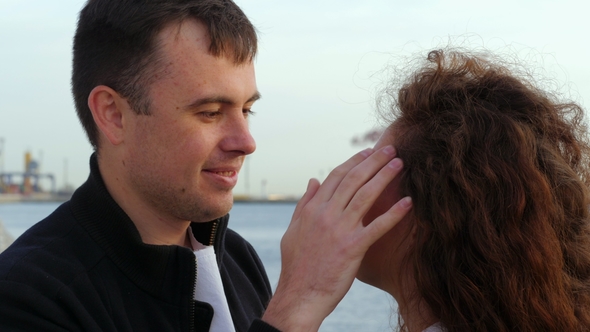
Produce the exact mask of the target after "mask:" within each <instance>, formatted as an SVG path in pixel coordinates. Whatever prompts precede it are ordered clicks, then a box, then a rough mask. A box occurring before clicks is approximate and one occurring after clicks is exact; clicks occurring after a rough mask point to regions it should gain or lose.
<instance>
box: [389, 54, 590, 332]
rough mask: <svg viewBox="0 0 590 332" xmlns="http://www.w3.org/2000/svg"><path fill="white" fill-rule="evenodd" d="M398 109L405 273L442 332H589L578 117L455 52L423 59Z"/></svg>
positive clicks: (491, 66) (502, 70)
mask: <svg viewBox="0 0 590 332" xmlns="http://www.w3.org/2000/svg"><path fill="white" fill-rule="evenodd" d="M395 99H396V102H395V104H393V106H392V107H391V111H393V112H394V113H395V115H396V120H395V122H394V123H393V124H392V125H391V126H392V128H391V129H392V130H391V131H390V132H393V135H394V136H395V138H394V142H395V146H396V149H397V151H398V155H399V157H400V158H402V159H403V161H404V169H405V171H404V173H403V174H402V178H401V185H400V191H401V194H402V196H405V195H409V196H411V197H412V198H413V202H414V208H413V211H412V213H413V218H414V219H415V222H416V234H415V236H416V237H415V242H414V246H413V247H412V248H411V249H410V252H409V254H408V255H407V257H406V264H408V265H407V266H410V267H411V268H413V271H414V278H415V281H416V284H417V289H418V292H419V294H418V295H419V296H420V297H421V299H422V300H423V301H425V303H426V304H427V305H428V307H429V308H430V309H431V311H432V313H433V314H434V315H435V316H436V317H437V318H438V319H440V321H441V323H442V324H443V325H444V326H445V327H446V328H447V329H448V330H449V331H494V332H501V331H531V332H533V331H535V332H537V331H587V330H590V223H589V221H590V218H589V217H590V216H589V210H588V209H589V197H590V196H589V190H588V184H589V180H590V170H589V160H590V159H589V156H590V153H589V152H590V147H589V144H588V136H587V132H586V127H585V124H584V122H583V110H582V109H581V107H579V106H578V105H576V104H574V103H569V102H568V103H561V102H559V101H557V100H556V99H557V98H556V97H555V96H553V95H550V94H548V93H545V92H543V91H542V90H540V89H538V88H536V87H534V86H533V85H532V84H531V83H530V82H528V81H527V80H526V79H524V78H519V77H517V76H516V75H515V74H514V72H511V71H510V70H508V69H507V68H506V67H503V66H502V65H498V64H495V63H494V62H493V61H490V60H489V59H487V58H486V57H481V56H475V55H470V54H468V53H462V52H458V51H452V50H450V51H440V50H439V51H432V52H430V53H429V54H428V58H427V62H426V65H425V66H423V67H422V68H421V69H420V70H418V71H417V72H414V74H413V75H412V76H411V77H410V78H409V79H408V81H406V82H405V84H404V85H403V86H402V87H401V89H399V93H398V95H397V98H395Z"/></svg>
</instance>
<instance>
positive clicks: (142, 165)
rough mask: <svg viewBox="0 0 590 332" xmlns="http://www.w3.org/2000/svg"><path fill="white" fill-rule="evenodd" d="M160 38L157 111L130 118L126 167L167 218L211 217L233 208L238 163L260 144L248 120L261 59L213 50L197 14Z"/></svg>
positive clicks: (139, 191)
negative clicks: (239, 60)
mask: <svg viewBox="0 0 590 332" xmlns="http://www.w3.org/2000/svg"><path fill="white" fill-rule="evenodd" d="M159 40H160V42H161V45H162V48H161V50H160V51H161V55H162V56H163V60H162V64H163V70H162V71H161V72H160V73H159V74H158V75H159V77H157V79H156V80H155V82H154V83H152V84H151V86H150V89H149V96H150V99H151V100H150V101H151V115H149V116H145V115H135V116H131V117H130V119H131V121H130V122H131V123H127V124H124V125H126V126H128V128H129V130H128V131H127V132H126V137H125V144H126V145H125V147H126V153H125V159H124V165H125V169H126V170H127V173H126V175H127V177H128V179H129V185H130V187H131V188H130V189H131V190H133V191H134V194H136V195H138V196H139V198H140V199H141V200H142V201H143V202H145V203H147V205H148V206H149V207H150V208H152V209H153V210H154V211H153V212H154V213H155V214H156V215H157V216H158V217H159V218H167V219H170V218H172V219H178V220H191V221H195V222H204V221H209V220H212V219H215V218H218V217H220V216H223V215H225V214H226V213H227V212H228V211H229V210H230V208H231V206H232V204H233V195H232V188H233V187H234V186H235V185H236V181H237V179H238V171H239V170H240V168H241V166H242V163H243V161H244V157H245V156H246V155H248V154H250V153H252V152H254V150H255V148H256V144H255V142H254V139H253V138H252V136H251V135H250V132H249V129H248V121H247V116H248V113H249V110H250V108H251V107H252V104H253V103H254V101H255V100H256V99H257V98H258V96H259V95H258V92H257V88H256V81H255V77H254V66H253V64H252V63H251V62H248V63H246V64H242V65H236V64H234V62H233V60H232V59H230V58H228V57H225V56H221V57H214V56H212V55H210V54H209V53H208V48H209V37H208V33H207V30H206V28H205V26H204V25H202V24H201V23H198V22H196V21H192V20H187V21H185V22H183V23H182V24H181V25H178V24H175V25H172V26H169V27H167V28H165V29H164V30H163V31H162V32H161V33H160V34H159Z"/></svg>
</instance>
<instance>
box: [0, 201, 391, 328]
mask: <svg viewBox="0 0 590 332" xmlns="http://www.w3.org/2000/svg"><path fill="white" fill-rule="evenodd" d="M58 206H59V203H10V204H9V203H6V204H0V220H2V221H3V223H4V227H5V228H6V229H7V230H8V232H9V233H10V235H12V236H13V237H14V238H16V237H18V236H20V235H21V234H22V233H23V232H24V231H26V230H27V229H28V228H29V227H31V226H32V225H33V224H35V223H36V222H38V221H39V220H41V219H43V218H44V217H46V216H47V215H48V214H49V213H51V212H52V211H53V210H55V209H56V208H57V207H58ZM294 210H295V204H294V203H236V204H235V205H234V207H233V208H232V210H231V211H230V216H231V218H230V224H229V227H230V228H232V229H233V230H235V231H237V232H238V233H240V234H241V235H242V236H243V237H244V238H246V240H248V241H249V242H250V243H251V244H252V246H253V247H254V248H255V249H256V251H257V252H258V255H259V256H260V259H261V260H262V262H263V263H264V266H265V268H266V272H267V273H268V277H269V279H270V282H271V285H272V286H273V289H274V287H276V284H277V281H278V278H279V273H280V270H281V255H280V251H279V244H280V241H281V237H282V236H283V233H285V230H286V229H287V226H288V225H289V221H290V220H291V215H292V214H293V211H294ZM395 312H396V304H395V301H394V300H393V298H392V297H391V296H389V295H387V294H386V293H385V292H383V291H381V290H378V289H376V288H373V287H371V286H368V285H365V284H363V283H361V282H359V281H356V280H355V282H354V283H353V285H352V287H351V289H350V291H349V292H348V294H347V295H346V296H345V297H344V299H343V300H342V301H341V302H340V304H339V305H338V307H336V309H335V310H334V311H333V312H332V314H331V315H330V316H328V317H327V318H326V320H325V321H324V323H323V324H322V326H321V328H320V331H321V332H341V331H344V332H346V331H363V332H364V331H393V330H395V327H396V326H397V315H396V314H395Z"/></svg>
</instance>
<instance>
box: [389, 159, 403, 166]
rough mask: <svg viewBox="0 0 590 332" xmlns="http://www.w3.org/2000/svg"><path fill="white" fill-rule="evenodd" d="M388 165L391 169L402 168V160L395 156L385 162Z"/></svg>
mask: <svg viewBox="0 0 590 332" xmlns="http://www.w3.org/2000/svg"><path fill="white" fill-rule="evenodd" d="M387 165H388V166H389V167H391V168H393V169H400V168H402V160H401V159H399V158H395V159H393V160H392V161H390V162H389V164H387Z"/></svg>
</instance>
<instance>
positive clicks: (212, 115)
mask: <svg viewBox="0 0 590 332" xmlns="http://www.w3.org/2000/svg"><path fill="white" fill-rule="evenodd" d="M199 115H201V116H203V117H206V118H216V117H218V116H220V115H221V112H219V111H215V112H201V113H199Z"/></svg>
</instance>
